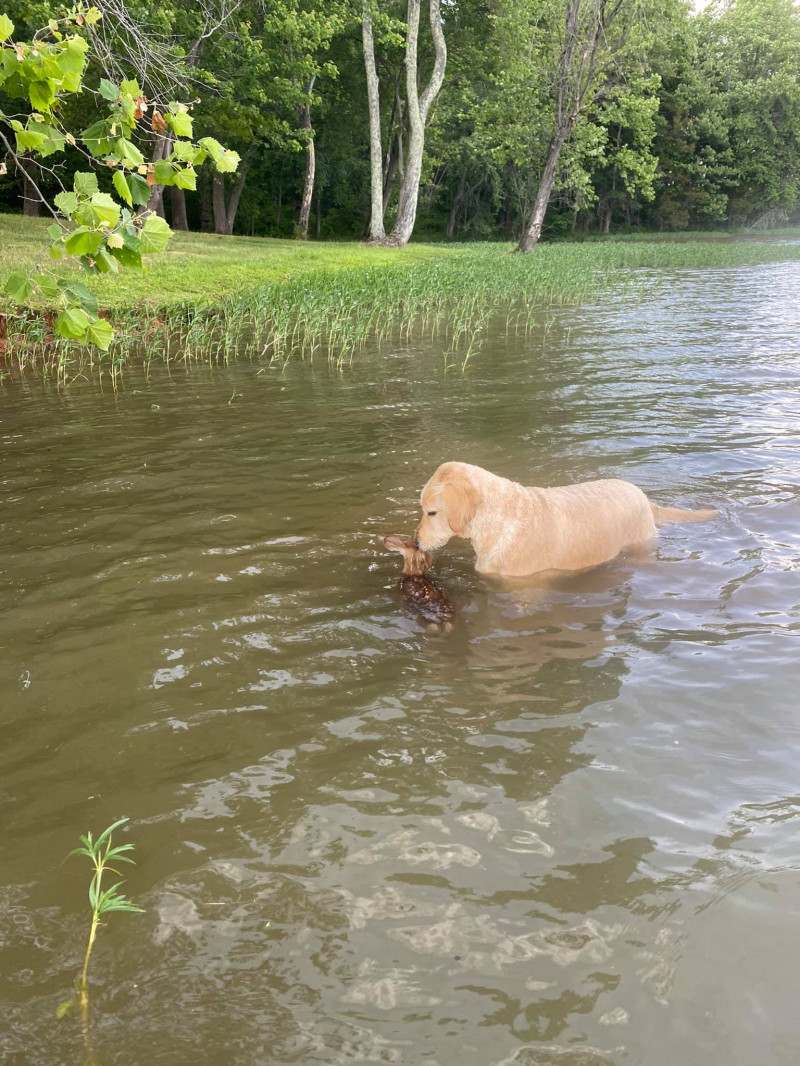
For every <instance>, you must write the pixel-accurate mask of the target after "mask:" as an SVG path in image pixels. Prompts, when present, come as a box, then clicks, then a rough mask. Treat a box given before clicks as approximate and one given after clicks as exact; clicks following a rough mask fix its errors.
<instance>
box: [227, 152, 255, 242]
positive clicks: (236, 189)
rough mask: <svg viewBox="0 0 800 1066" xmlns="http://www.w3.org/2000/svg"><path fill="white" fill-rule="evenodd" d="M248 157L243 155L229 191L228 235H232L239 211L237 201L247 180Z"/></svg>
mask: <svg viewBox="0 0 800 1066" xmlns="http://www.w3.org/2000/svg"><path fill="white" fill-rule="evenodd" d="M249 155H250V153H248V154H247V155H245V157H244V159H243V160H242V161H241V163H240V164H239V170H238V172H237V174H236V181H235V182H234V183H233V188H232V189H231V195H230V198H229V200H228V210H227V212H226V216H225V219H226V222H227V224H228V233H233V224H234V222H235V221H236V212H237V211H238V210H239V200H240V199H241V197H242V189H243V188H244V183H245V179H246V178H247V169H248V167H249V166H250V160H249V158H248V157H249Z"/></svg>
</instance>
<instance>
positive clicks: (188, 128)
mask: <svg viewBox="0 0 800 1066" xmlns="http://www.w3.org/2000/svg"><path fill="white" fill-rule="evenodd" d="M171 107H174V108H176V110H175V111H172V112H171V113H170V114H168V115H165V116H164V117H165V118H166V120H167V122H168V123H169V124H170V126H172V132H173V133H174V134H175V136H176V137H191V136H192V116H191V115H190V114H189V113H188V111H178V110H177V107H178V105H177V104H172V105H171Z"/></svg>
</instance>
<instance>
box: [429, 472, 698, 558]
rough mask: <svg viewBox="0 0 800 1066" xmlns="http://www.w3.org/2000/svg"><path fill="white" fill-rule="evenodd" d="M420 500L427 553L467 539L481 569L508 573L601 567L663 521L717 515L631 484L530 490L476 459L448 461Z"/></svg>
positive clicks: (614, 482) (647, 536)
mask: <svg viewBox="0 0 800 1066" xmlns="http://www.w3.org/2000/svg"><path fill="white" fill-rule="evenodd" d="M421 502H422V521H421V522H420V524H419V527H418V529H417V533H416V537H415V540H416V543H417V545H418V547H419V548H420V549H421V550H422V551H434V550H435V549H436V548H441V547H442V546H443V545H444V544H446V543H447V542H448V540H450V538H451V537H452V536H457V537H466V538H467V539H468V540H471V541H472V544H473V547H474V548H475V569H476V570H477V571H478V572H479V573H482V574H498V575H504V576H507V577H524V576H527V575H529V574H535V573H539V572H541V571H543V570H583V569H586V568H587V567H590V566H598V565H599V564H600V563H605V562H608V560H609V559H613V558H614V557H615V556H616V555H619V553H620V552H621V551H622V549H623V548H626V547H629V546H631V545H634V544H641V543H642V542H644V541H648V540H650V539H651V538H653V537H655V535H656V532H657V527H656V523H663V522H704V521H706V520H707V519H709V518H714V517H715V515H716V514H717V513H718V512H717V511H714V510H705V511H682V510H680V509H679V508H677V507H659V505H658V504H655V503H651V502H650V500H648V498H647V496H645V494H644V493H643V492H642V490H641V489H639V488H637V487H636V485H632V484H631V483H630V482H628V481H618V480H616V479H608V480H603V481H585V482H583V483H581V484H578V485H568V486H564V487H563V488H553V489H540V488H527V487H525V486H524V485H518V484H517V483H516V482H515V481H509V480H507V479H506V478H504V477H498V476H497V475H496V474H491V473H489V471H488V470H483V469H482V468H481V467H479V466H472V465H470V464H469V463H442V465H441V466H440V467H439V469H438V470H437V471H436V473H435V474H434V475H433V477H432V478H431V479H430V480H429V481H428V483H427V484H426V485H425V488H424V489H423V490H422V497H421Z"/></svg>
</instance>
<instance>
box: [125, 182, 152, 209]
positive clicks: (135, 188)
mask: <svg viewBox="0 0 800 1066" xmlns="http://www.w3.org/2000/svg"><path fill="white" fill-rule="evenodd" d="M127 181H128V187H129V188H130V190H131V199H132V200H133V202H134V204H136V205H137V207H147V205H148V203H149V202H150V196H151V194H152V191H153V190H152V189H151V188H150V186H149V185H148V184H147V182H146V181H145V180H144V178H143V177H142V176H141V174H128V175H127Z"/></svg>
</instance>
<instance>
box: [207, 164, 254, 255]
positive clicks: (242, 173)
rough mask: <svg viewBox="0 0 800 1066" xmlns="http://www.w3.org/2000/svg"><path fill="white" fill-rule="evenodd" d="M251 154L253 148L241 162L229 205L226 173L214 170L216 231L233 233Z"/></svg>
mask: <svg viewBox="0 0 800 1066" xmlns="http://www.w3.org/2000/svg"><path fill="white" fill-rule="evenodd" d="M251 154H252V149H250V151H249V152H248V153H247V155H245V157H244V159H243V160H242V161H241V163H240V164H239V170H238V172H237V174H236V181H235V182H234V183H233V188H232V189H231V194H230V196H229V197H228V203H227V206H226V204H225V175H224V174H220V173H219V171H217V170H215V171H214V176H213V187H212V193H213V204H214V232H215V233H219V234H221V235H223V236H228V237H229V236H230V235H231V234H232V233H233V224H234V222H235V221H236V212H237V210H238V208H239V199H240V197H241V195H242V189H243V188H244V182H245V178H246V177H247V168H248V166H249V165H250V160H249V156H250V155H251Z"/></svg>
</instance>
